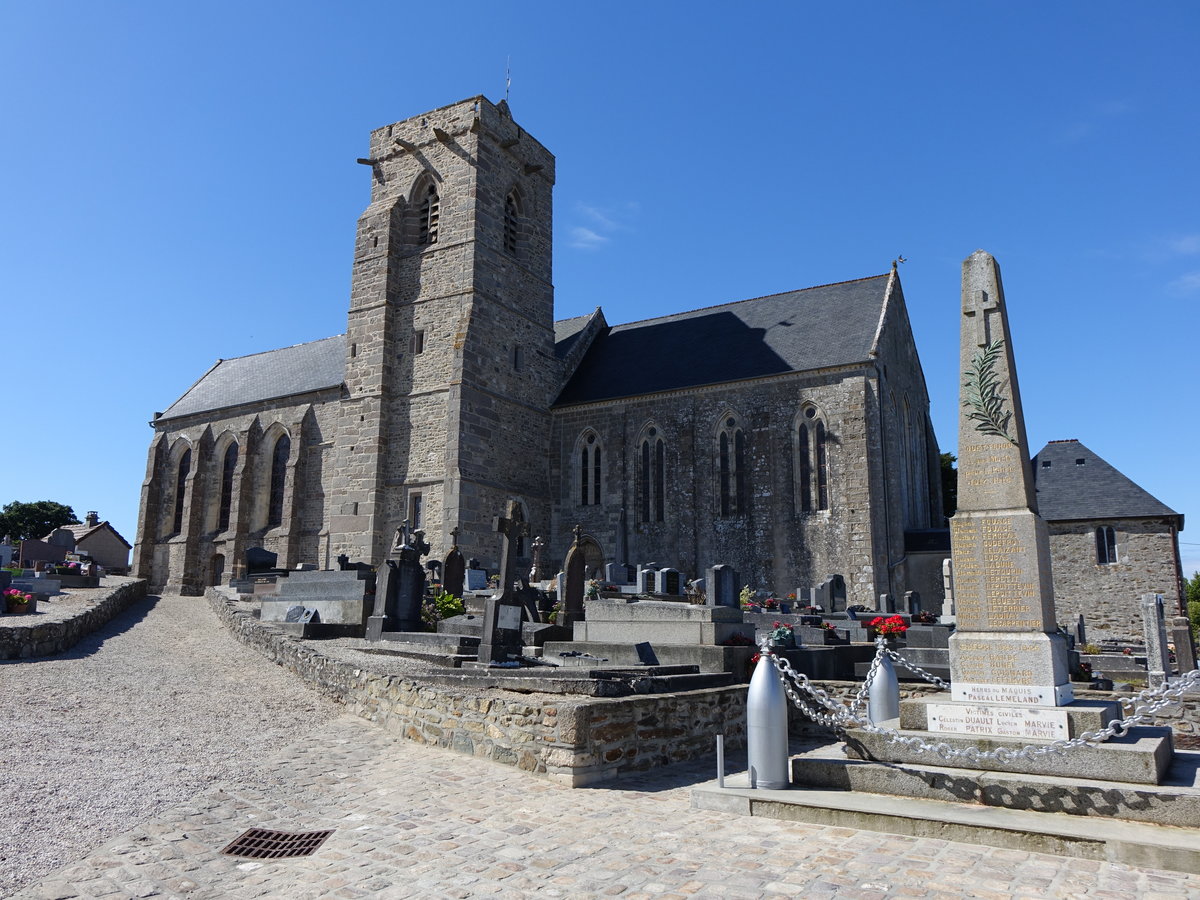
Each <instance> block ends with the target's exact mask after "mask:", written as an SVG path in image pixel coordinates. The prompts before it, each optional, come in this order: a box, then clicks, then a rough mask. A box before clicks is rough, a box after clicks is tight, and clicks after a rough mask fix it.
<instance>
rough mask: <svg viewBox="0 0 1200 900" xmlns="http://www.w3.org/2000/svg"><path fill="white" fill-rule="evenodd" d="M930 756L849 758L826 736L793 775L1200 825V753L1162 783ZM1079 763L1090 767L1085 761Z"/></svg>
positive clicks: (796, 759) (809, 780)
mask: <svg viewBox="0 0 1200 900" xmlns="http://www.w3.org/2000/svg"><path fill="white" fill-rule="evenodd" d="M930 756H931V758H930V760H929V761H928V762H927V763H905V764H904V765H895V764H888V763H877V762H870V761H867V760H861V759H848V758H847V757H846V755H845V753H844V752H843V750H842V745H841V744H840V743H834V744H824V745H820V746H816V747H813V748H812V749H808V750H805V751H804V752H801V753H797V754H795V755H794V756H793V757H792V766H791V772H792V783H793V784H794V785H798V786H801V787H805V788H819V789H823V790H848V791H856V792H866V793H870V794H889V795H892V796H897V797H914V798H918V799H923V800H941V801H945V802H948V803H963V802H966V803H978V804H981V805H983V806H998V807H1005V808H1008V809H1021V810H1029V811H1031V812H1039V813H1053V814H1062V815H1071V816H1095V817H1100V818H1116V819H1123V820H1126V821H1136V822H1148V823H1152V824H1156V825H1178V826H1183V827H1187V828H1200V784H1198V783H1197V773H1198V771H1200V753H1181V752H1176V754H1175V756H1174V760H1173V762H1172V764H1171V767H1170V769H1169V770H1168V772H1167V775H1166V777H1164V779H1163V783H1162V784H1161V785H1145V784H1135V783H1128V782H1114V781H1092V780H1084V779H1079V778H1063V777H1062V776H1059V775H1054V776H1050V775H1027V774H1020V773H1009V772H986V771H984V770H982V769H959V768H950V767H947V766H945V765H937V764H936V763H938V762H940V760H939V759H938V757H937V756H933V755H930ZM1078 768H1079V770H1080V771H1081V772H1090V769H1089V767H1088V766H1087V765H1086V764H1081V765H1079V767H1078Z"/></svg>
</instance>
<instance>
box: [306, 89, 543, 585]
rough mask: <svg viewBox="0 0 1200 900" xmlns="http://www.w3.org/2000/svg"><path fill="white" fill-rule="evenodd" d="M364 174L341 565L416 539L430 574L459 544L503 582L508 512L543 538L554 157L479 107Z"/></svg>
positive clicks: (394, 131) (346, 409)
mask: <svg viewBox="0 0 1200 900" xmlns="http://www.w3.org/2000/svg"><path fill="white" fill-rule="evenodd" d="M359 162H360V163H363V164H364V166H365V167H367V168H368V169H369V172H370V179H371V202H370V205H369V206H368V207H367V209H366V210H365V211H364V212H363V214H362V216H361V217H360V219H359V222H358V235H357V239H356V241H355V247H354V266H353V276H352V285H351V294H350V311H349V317H348V323H347V329H346V374H345V386H346V396H345V398H344V399H343V401H342V405H341V412H340V416H339V422H338V433H337V436H336V448H335V452H334V454H333V465H334V466H335V468H336V472H335V477H334V479H333V484H334V493H333V495H332V496H330V497H328V498H326V509H327V510H328V513H327V516H328V520H327V528H328V530H329V534H330V539H331V540H330V547H331V550H332V553H333V554H334V555H336V554H338V553H346V554H347V555H349V556H350V557H351V558H352V559H356V560H364V561H370V562H372V563H375V564H378V563H379V562H380V561H381V560H382V559H383V555H384V554H385V553H386V551H387V549H388V547H389V546H390V540H391V536H392V534H393V532H394V530H395V528H396V527H398V526H399V524H400V523H401V522H403V521H407V522H410V523H412V524H413V525H414V526H415V527H417V528H421V529H423V530H424V531H425V532H426V540H428V541H429V543H430V545H431V547H432V550H431V558H436V557H440V556H441V555H442V554H443V553H444V551H445V549H446V548H448V546H449V532H450V530H451V529H452V528H454V527H456V526H457V527H458V528H459V529H460V537H459V543H460V545H461V546H462V549H463V552H464V553H465V554H466V555H467V556H477V557H479V558H480V559H481V560H482V561H483V562H484V564H485V565H486V564H489V563H490V564H493V565H494V564H495V562H496V561H497V560H496V559H495V557H496V553H497V549H496V548H497V546H498V544H497V540H496V538H495V535H494V534H492V532H491V523H492V517H493V516H495V515H499V514H501V512H502V511H503V510H504V509H505V508H506V503H507V501H508V500H510V499H515V500H518V501H519V502H521V503H522V504H523V505H524V506H525V517H526V519H527V520H529V521H531V522H532V523H533V528H534V529H535V530H537V529H539V528H543V527H548V526H549V521H550V503H549V496H548V477H547V471H548V453H549V432H550V415H549V405H550V403H551V402H552V401H553V399H554V396H555V394H556V393H557V390H558V386H559V385H558V377H559V376H558V369H557V364H556V361H555V356H554V287H553V284H552V281H551V222H552V191H553V186H554V157H553V156H552V155H551V154H550V152H549V151H547V150H546V149H545V148H544V147H543V146H542V145H541V144H539V143H538V142H537V141H536V140H534V139H533V138H532V137H530V136H529V134H527V133H526V132H525V131H524V130H523V129H522V128H521V127H520V126H519V125H517V123H516V122H514V121H513V118H512V115H511V113H510V112H509V110H508V106H507V103H505V102H501V103H500V104H493V103H491V102H490V101H488V100H487V99H486V98H484V97H482V96H480V97H474V98H471V99H468V100H464V101H462V102H460V103H454V104H451V105H450V106H445V107H442V108H441V109H437V110H433V111H432V112H428V113H425V114H423V115H419V116H415V117H413V118H411V119H406V120H404V121H402V122H397V123H395V124H393V125H388V126H386V127H384V128H380V129H377V130H376V131H374V132H372V133H371V143H370V154H369V156H368V157H366V158H364V159H360V160H359ZM542 523H545V524H544V525H543V524H542Z"/></svg>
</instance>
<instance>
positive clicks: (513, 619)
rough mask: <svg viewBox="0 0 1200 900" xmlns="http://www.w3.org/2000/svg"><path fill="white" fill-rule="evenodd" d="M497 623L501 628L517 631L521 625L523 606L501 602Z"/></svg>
mask: <svg viewBox="0 0 1200 900" xmlns="http://www.w3.org/2000/svg"><path fill="white" fill-rule="evenodd" d="M496 624H497V625H498V626H499V627H501V628H508V629H510V630H513V631H515V630H516V629H518V628H520V627H521V607H519V606H516V605H514V604H511V603H501V604H500V609H499V611H498V612H497V615H496Z"/></svg>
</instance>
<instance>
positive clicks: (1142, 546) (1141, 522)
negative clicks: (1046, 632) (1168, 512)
mask: <svg viewBox="0 0 1200 900" xmlns="http://www.w3.org/2000/svg"><path fill="white" fill-rule="evenodd" d="M1048 524H1049V530H1050V557H1051V565H1052V567H1053V573H1054V608H1055V612H1056V614H1057V617H1058V621H1059V623H1060V624H1063V625H1070V624H1072V623H1073V622H1074V621H1075V620H1076V619H1077V618H1078V617H1079V616H1080V615H1082V616H1083V617H1084V620H1085V622H1086V623H1087V627H1088V637H1089V640H1092V641H1096V642H1098V641H1101V640H1107V639H1112V640H1116V641H1135V642H1140V641H1141V640H1142V615H1141V609H1140V605H1139V603H1140V598H1141V596H1142V594H1151V593H1154V594H1162V595H1163V601H1164V603H1165V605H1166V608H1167V610H1168V613H1167V614H1168V615H1172V614H1174V613H1173V611H1174V610H1176V609H1177V608H1178V604H1179V574H1178V572H1179V570H1178V566H1177V564H1176V560H1177V557H1176V555H1175V536H1174V534H1173V533H1172V530H1171V526H1170V525H1169V524H1168V523H1167V522H1165V521H1163V520H1162V519H1118V520H1112V519H1109V520H1103V521H1102V520H1097V521H1080V522H1050V523H1048ZM1101 525H1110V526H1112V527H1113V528H1114V530H1115V531H1116V535H1117V560H1118V562H1115V563H1110V564H1107V565H1101V564H1100V563H1098V562H1097V561H1096V528H1097V527H1098V526H1101Z"/></svg>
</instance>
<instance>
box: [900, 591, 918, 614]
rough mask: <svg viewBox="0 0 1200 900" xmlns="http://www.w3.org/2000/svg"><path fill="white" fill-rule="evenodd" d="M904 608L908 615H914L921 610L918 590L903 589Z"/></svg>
mask: <svg viewBox="0 0 1200 900" xmlns="http://www.w3.org/2000/svg"><path fill="white" fill-rule="evenodd" d="M904 608H905V610H907V611H908V614H909V615H910V616H915V615H916V614H917V613H919V612H920V611H921V593H920V591H905V592H904Z"/></svg>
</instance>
